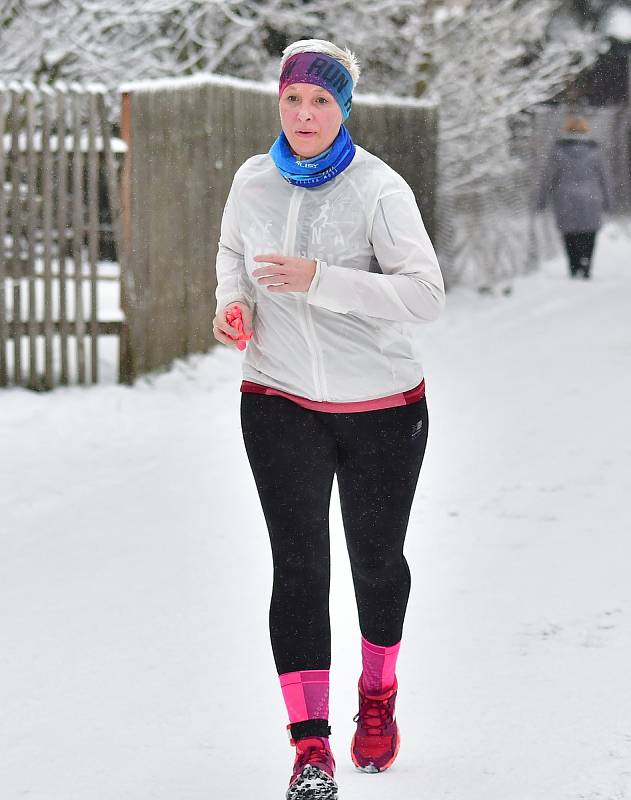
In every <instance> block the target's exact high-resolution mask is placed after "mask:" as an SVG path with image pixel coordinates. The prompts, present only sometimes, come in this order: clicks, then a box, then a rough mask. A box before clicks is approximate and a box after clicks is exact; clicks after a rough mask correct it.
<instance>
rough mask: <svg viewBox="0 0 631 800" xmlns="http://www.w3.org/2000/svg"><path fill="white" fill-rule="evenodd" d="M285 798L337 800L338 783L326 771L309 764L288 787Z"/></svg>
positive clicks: (294, 799)
mask: <svg viewBox="0 0 631 800" xmlns="http://www.w3.org/2000/svg"><path fill="white" fill-rule="evenodd" d="M285 800H337V783H335V781H334V780H333V778H331V777H330V775H327V774H326V772H323V771H322V770H321V769H318V768H317V767H312V766H311V765H307V766H306V767H305V768H304V769H303V771H302V772H301V773H300V775H299V776H298V779H297V780H296V781H295V782H294V783H292V785H291V786H290V787H289V789H287V794H286V795H285Z"/></svg>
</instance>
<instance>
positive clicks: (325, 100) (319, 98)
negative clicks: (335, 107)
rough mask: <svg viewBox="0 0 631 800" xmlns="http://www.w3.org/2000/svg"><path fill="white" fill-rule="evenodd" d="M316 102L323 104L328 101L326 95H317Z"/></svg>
mask: <svg viewBox="0 0 631 800" xmlns="http://www.w3.org/2000/svg"><path fill="white" fill-rule="evenodd" d="M317 102H318V103H322V104H324V103H328V102H329V101H328V100H327V99H326V97H318V99H317Z"/></svg>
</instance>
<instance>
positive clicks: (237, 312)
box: [226, 306, 252, 350]
mask: <svg viewBox="0 0 631 800" xmlns="http://www.w3.org/2000/svg"><path fill="white" fill-rule="evenodd" d="M226 322H227V323H228V324H229V325H230V327H232V328H236V329H237V332H238V334H239V335H238V336H233V337H232V338H233V339H237V347H238V348H239V350H245V343H246V342H247V341H248V340H249V339H251V338H252V332H251V331H250V333H246V332H245V331H244V330H243V317H242V315H241V309H240V308H239V306H232V308H229V309H228V310H227V311H226Z"/></svg>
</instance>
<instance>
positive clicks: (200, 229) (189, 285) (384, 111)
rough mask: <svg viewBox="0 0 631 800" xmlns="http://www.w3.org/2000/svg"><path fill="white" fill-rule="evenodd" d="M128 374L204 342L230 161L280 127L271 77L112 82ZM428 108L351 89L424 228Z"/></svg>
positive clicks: (432, 141) (361, 130)
mask: <svg viewBox="0 0 631 800" xmlns="http://www.w3.org/2000/svg"><path fill="white" fill-rule="evenodd" d="M122 91H123V112H122V120H121V128H122V135H123V137H124V138H125V139H126V140H127V143H128V147H129V149H128V158H127V163H126V165H125V170H124V181H123V186H124V206H125V208H126V209H127V217H126V230H127V240H128V242H127V251H128V252H129V254H130V264H129V270H130V272H131V276H132V278H133V286H134V291H133V296H130V298H129V299H128V301H127V303H126V307H125V309H124V311H125V314H126V317H127V319H128V322H129V356H130V360H131V372H132V374H133V375H141V374H143V373H146V372H149V371H151V370H155V369H158V368H161V367H164V366H167V365H169V364H170V363H171V362H172V361H173V359H175V358H178V357H182V356H186V355H188V354H190V353H195V352H204V351H206V350H208V349H209V347H210V346H211V345H212V344H214V339H213V337H212V330H211V319H212V317H213V315H214V309H215V297H214V291H215V286H216V280H215V272H214V260H215V255H216V251H217V241H218V239H219V228H220V223H221V215H222V210H223V206H224V203H225V200H226V197H227V195H228V191H229V189H230V185H231V183H232V178H233V175H234V173H235V171H236V170H237V168H238V167H239V166H240V165H241V164H242V163H243V162H244V161H245V160H246V159H247V158H249V157H250V156H251V155H254V154H255V153H263V152H266V151H267V150H268V149H269V147H270V146H271V144H272V142H273V141H274V139H275V138H276V136H277V135H278V131H279V130H280V123H279V117H278V101H277V97H278V94H277V92H278V89H277V84H275V83H270V84H260V83H255V82H252V81H244V80H239V79H234V78H223V77H219V76H204V77H194V78H182V79H175V80H169V81H167V80H159V81H147V82H142V83H140V82H139V83H135V84H127V85H124V86H123V87H122ZM437 117H438V111H437V109H436V107H435V106H434V105H433V104H430V103H427V102H421V101H417V100H407V99H406V100H403V99H401V98H395V97H382V96H379V97H375V96H364V97H361V96H359V97H356V99H355V102H354V105H353V113H352V115H351V117H350V119H349V125H348V127H349V129H350V130H351V133H352V135H353V138H354V139H355V141H356V142H357V143H358V144H360V145H362V146H364V147H366V149H368V150H370V151H371V152H373V153H375V154H376V155H378V156H380V157H381V158H383V159H384V160H385V161H386V162H387V163H389V164H390V165H391V166H392V167H393V168H394V169H395V170H397V172H399V173H400V174H402V175H403V176H404V177H405V179H406V180H407V181H408V183H409V184H410V186H411V187H412V189H413V190H414V193H415V195H416V199H417V202H418V203H419V206H420V208H421V210H422V212H423V216H424V218H425V221H426V224H427V227H428V229H429V231H430V234H431V232H432V230H433V228H434V198H435V185H436V136H437Z"/></svg>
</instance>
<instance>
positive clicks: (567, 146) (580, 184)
mask: <svg viewBox="0 0 631 800" xmlns="http://www.w3.org/2000/svg"><path fill="white" fill-rule="evenodd" d="M610 194H611V192H610V184H609V177H608V170H607V166H606V163H605V158H604V156H603V153H602V150H601V147H600V145H599V144H598V142H596V141H595V140H594V139H592V138H591V137H590V136H589V126H588V124H587V122H586V120H585V119H584V118H583V117H581V116H577V115H571V116H569V117H568V118H567V120H566V122H565V125H564V127H563V135H562V136H561V137H560V138H559V139H558V140H557V141H556V142H555V144H554V145H553V147H552V149H551V151H550V154H549V156H548V160H547V163H546V166H545V169H544V171H543V175H542V178H541V182H540V186H539V198H538V203H537V208H538V210H539V211H543V210H544V209H545V208H546V206H547V205H548V203H549V202H551V203H552V208H553V210H554V216H555V219H556V224H557V227H558V229H559V231H560V232H561V234H562V235H563V239H564V241H565V249H566V252H567V257H568V261H569V268H570V276H571V277H572V278H575V277H578V275H579V274H580V273H582V275H583V278H589V277H590V276H591V268H592V256H593V252H594V245H595V243H596V235H597V233H598V231H599V229H600V227H601V225H602V216H603V213H604V212H607V211H609V208H610Z"/></svg>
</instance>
